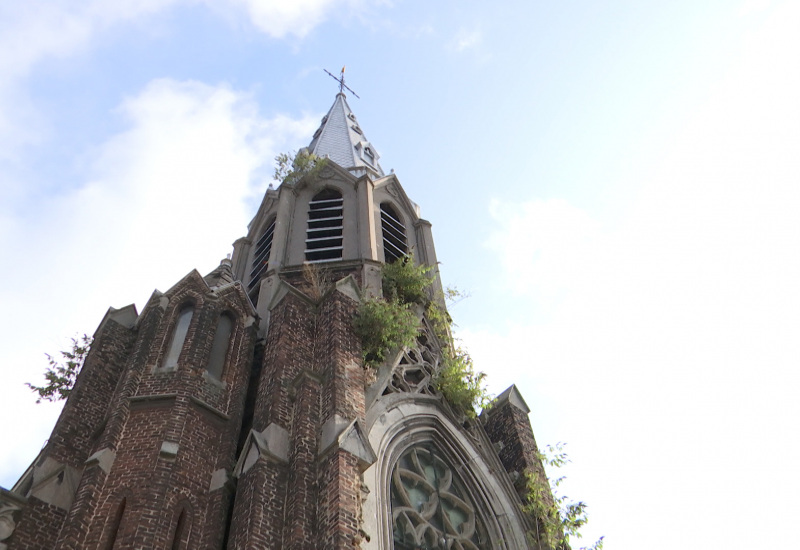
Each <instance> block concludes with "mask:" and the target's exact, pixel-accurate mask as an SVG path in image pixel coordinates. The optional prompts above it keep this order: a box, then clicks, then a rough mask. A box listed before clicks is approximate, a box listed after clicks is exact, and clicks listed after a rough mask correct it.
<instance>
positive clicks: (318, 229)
mask: <svg viewBox="0 0 800 550" xmlns="http://www.w3.org/2000/svg"><path fill="white" fill-rule="evenodd" d="M343 212H344V200H343V199H342V194H341V193H340V192H339V191H336V190H335V189H324V190H322V191H320V192H319V193H317V194H316V195H314V198H313V199H311V202H309V203H308V232H307V233H306V261H308V262H331V261H335V260H341V259H342V250H343V248H342V229H343V220H344V217H343Z"/></svg>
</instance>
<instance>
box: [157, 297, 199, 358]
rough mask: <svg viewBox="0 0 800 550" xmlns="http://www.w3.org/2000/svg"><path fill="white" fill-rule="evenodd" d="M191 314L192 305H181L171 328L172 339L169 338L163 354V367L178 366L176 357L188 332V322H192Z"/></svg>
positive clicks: (178, 355)
mask: <svg viewBox="0 0 800 550" xmlns="http://www.w3.org/2000/svg"><path fill="white" fill-rule="evenodd" d="M193 314H194V306H193V305H191V304H187V305H185V306H183V308H182V309H181V312H180V313H179V314H178V320H177V321H176V323H175V328H174V329H173V330H172V339H171V340H170V343H169V348H168V349H167V354H166V355H165V356H164V364H163V368H165V369H174V368H175V367H177V366H178V358H179V357H180V355H181V350H182V349H183V343H184V342H185V341H186V335H187V334H188V333H189V323H191V322H192V315H193Z"/></svg>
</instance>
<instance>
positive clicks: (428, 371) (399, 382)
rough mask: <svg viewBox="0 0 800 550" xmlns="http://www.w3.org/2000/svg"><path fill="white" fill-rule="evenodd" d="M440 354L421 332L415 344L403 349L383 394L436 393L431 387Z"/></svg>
mask: <svg viewBox="0 0 800 550" xmlns="http://www.w3.org/2000/svg"><path fill="white" fill-rule="evenodd" d="M440 357H441V354H440V352H439V350H437V349H435V348H434V347H433V345H431V341H430V339H429V338H428V337H427V336H426V335H425V334H422V335H420V336H419V338H417V346H416V347H415V348H411V349H408V350H405V351H404V352H403V357H402V358H401V359H400V362H399V363H398V364H397V366H396V367H395V368H394V371H393V373H392V378H391V379H390V380H389V383H388V385H387V386H386V389H385V390H384V391H383V394H384V395H388V394H390V393H421V394H425V395H438V392H437V391H436V390H435V389H434V387H433V377H434V375H435V374H436V371H437V370H438V369H439V363H440Z"/></svg>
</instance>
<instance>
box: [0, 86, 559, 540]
mask: <svg viewBox="0 0 800 550" xmlns="http://www.w3.org/2000/svg"><path fill="white" fill-rule="evenodd" d="M344 88H346V86H344V80H343V78H342V80H341V86H340V91H339V93H338V94H337V95H336V97H335V100H334V102H333V105H332V106H331V108H330V110H329V111H328V113H327V114H326V115H325V116H324V117H323V119H322V121H321V124H320V126H319V128H318V129H317V131H316V132H315V133H314V135H313V137H312V138H311V142H310V144H309V145H308V147H307V148H306V149H304V150H302V151H301V153H302V154H306V153H308V154H313V155H316V157H318V158H320V159H326V160H325V161H324V162H322V163H320V169H319V170H313V171H310V172H309V173H307V174H300V175H299V177H296V178H287V179H286V180H285V181H284V182H283V183H282V184H281V185H279V186H278V187H277V188H275V189H272V187H271V186H270V189H268V190H266V193H265V195H264V198H263V201H262V202H261V205H260V207H259V209H258V211H257V213H256V214H255V216H254V218H253V219H252V221H251V223H250V225H249V226H248V231H247V235H246V236H244V237H242V238H240V239H238V240H237V241H236V242H235V243H234V244H233V252H232V254H231V255H230V258H229V259H224V260H222V262H221V263H220V265H219V267H217V268H216V269H214V270H213V271H212V272H211V273H208V274H207V275H205V276H203V275H202V274H200V273H198V272H197V271H195V270H192V271H190V272H189V273H188V274H187V275H186V276H185V277H184V278H183V279H181V280H180V281H177V282H176V283H175V285H174V286H173V287H172V288H170V289H168V290H166V291H164V292H160V291H155V292H154V293H153V295H152V296H151V298H150V299H149V301H148V302H147V303H146V304H145V306H144V307H143V308H142V311H141V312H139V311H137V310H136V308H135V306H133V305H129V306H126V307H123V308H121V309H115V308H110V309H109V310H108V312H107V313H106V315H105V317H104V318H103V320H102V322H101V323H100V325H99V327H98V328H97V330H96V332H95V334H94V341H93V344H92V346H91V351H90V353H89V355H88V356H87V358H86V361H85V363H84V365H83V368H82V370H81V372H80V374H79V375H78V377H77V380H76V383H75V386H74V388H73V390H72V392H71V393H70V396H69V398H68V399H67V401H66V403H65V405H64V408H63V411H62V413H61V416H60V417H59V419H58V422H57V423H56V426H55V428H54V429H53V432H52V435H51V436H50V439H49V440H48V441H47V443H46V445H45V446H44V447H43V449H42V451H41V453H40V454H39V456H38V457H37V458H36V459H35V460H34V462H33V464H31V466H30V467H29V468H28V470H27V471H25V472H24V474H23V475H22V477H21V478H20V480H19V481H18V482H17V484H16V485H15V486H14V487H12V488H11V489H0V549H8V550H33V549H87V550H88V549H91V550H112V549H129V548H131V549H134V548H135V549H152V548H158V549H166V550H178V549H180V550H184V549H218V550H222V549H241V550H245V549H287V550H289V549H293V550H301V549H303V550H306V549H307V550H311V549H326V550H334V549H336V550H340V549H341V550H343V549H362V550H390V549H394V550H411V549H420V550H421V549H434V548H435V549H448V550H478V549H480V550H500V549H522V548H536V549H541V550H549V549H547V546H546V544H545V543H543V542H542V541H541V540H540V539H539V538H538V537H537V535H536V533H537V532H538V530H537V524H539V523H540V522H539V521H538V520H537V518H532V517H531V516H530V515H529V514H528V513H526V512H525V511H523V501H524V487H525V480H526V479H527V478H526V475H528V474H531V473H533V474H536V475H540V474H541V471H542V470H541V468H542V467H541V463H540V459H539V455H538V451H537V447H536V442H535V440H534V436H533V432H532V429H531V425H530V422H529V420H528V413H529V409H528V407H527V406H526V404H525V401H524V400H523V398H522V396H521V395H520V393H519V392H518V391H517V389H516V387H515V386H512V387H510V388H509V389H508V390H506V391H505V392H503V393H502V394H501V395H500V396H498V397H497V398H496V399H495V400H494V401H493V403H492V405H491V406H490V407H488V408H487V409H485V410H484V411H483V412H482V413H481V415H480V416H479V417H477V418H471V417H470V416H469V415H465V414H463V411H460V410H459V409H458V408H457V407H454V406H452V404H451V403H449V402H448V399H447V397H446V396H445V395H443V394H442V393H441V391H439V389H438V387H437V385H436V379H437V374H438V373H439V370H440V369H441V365H442V353H443V351H442V350H443V346H448V345H451V344H450V343H448V342H444V341H442V340H441V339H440V338H437V336H436V334H435V331H433V330H432V328H431V327H432V325H431V320H430V319H427V318H426V313H425V311H424V310H423V309H421V308H418V309H417V310H415V315H417V316H418V319H419V332H418V336H417V338H416V344H415V345H413V346H400V347H399V348H398V349H392V350H390V351H389V352H387V354H386V356H385V358H384V359H383V360H382V362H380V364H377V365H375V366H372V365H367V364H366V363H365V358H364V350H363V347H362V341H361V339H360V338H359V336H358V334H357V333H356V331H355V329H354V318H355V316H356V315H357V312H358V310H359V305H360V304H361V303H362V302H363V301H364V300H368V299H375V298H380V297H381V296H382V293H383V287H382V269H383V267H384V266H385V265H388V264H390V263H392V262H396V261H410V262H413V263H414V265H417V266H429V267H431V268H433V269H432V270H431V273H433V274H434V275H433V282H432V285H431V288H432V290H430V291H429V294H430V299H431V300H434V299H436V297H435V296H436V295H437V294H438V295H439V296H440V295H441V282H440V281H439V279H438V276H437V275H435V274H436V267H437V260H436V251H435V248H434V241H433V235H432V231H431V223H430V222H428V221H427V220H425V219H423V218H421V217H420V208H419V207H418V206H417V205H416V204H415V203H414V202H413V201H412V200H411V199H410V198H409V197H408V196H407V195H406V192H405V190H404V188H403V186H402V185H401V184H400V180H399V179H398V177H397V176H396V175H395V174H394V173H390V174H386V173H384V171H383V169H382V168H381V164H380V155H379V154H378V151H377V149H376V148H375V146H374V145H373V144H372V143H370V142H369V140H368V139H367V137H366V135H365V132H364V129H363V128H362V127H361V125H360V124H359V121H358V119H357V118H356V116H355V114H354V113H353V112H352V111H351V109H350V106H349V105H348V102H347V99H346V97H345V95H344V93H343V92H344ZM309 272H311V273H312V274H316V276H315V277H311V278H310V277H309ZM310 279H313V280H310ZM320 280H322V281H323V282H320Z"/></svg>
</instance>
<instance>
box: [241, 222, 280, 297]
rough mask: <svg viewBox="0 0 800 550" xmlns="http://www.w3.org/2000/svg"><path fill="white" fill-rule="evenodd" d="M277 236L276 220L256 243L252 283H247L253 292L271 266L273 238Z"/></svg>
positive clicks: (251, 276) (251, 275)
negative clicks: (270, 257)
mask: <svg viewBox="0 0 800 550" xmlns="http://www.w3.org/2000/svg"><path fill="white" fill-rule="evenodd" d="M274 235H275V218H273V219H272V220H271V221H270V222H269V223H268V224H267V228H266V229H265V230H264V232H263V233H262V234H261V237H259V239H258V241H256V248H255V252H254V253H253V264H252V266H251V268H250V282H249V283H247V290H248V291H252V290H253V289H254V288H255V287H256V285H258V283H259V282H261V279H262V277H263V276H264V273H265V272H266V271H267V267H268V266H269V255H270V253H271V252H272V237H273V236H274Z"/></svg>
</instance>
